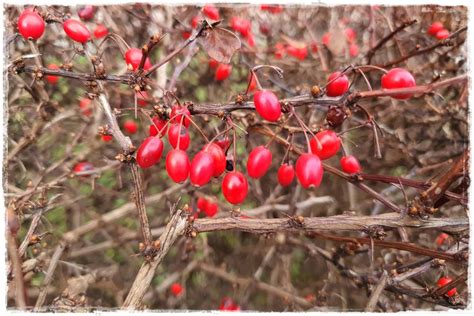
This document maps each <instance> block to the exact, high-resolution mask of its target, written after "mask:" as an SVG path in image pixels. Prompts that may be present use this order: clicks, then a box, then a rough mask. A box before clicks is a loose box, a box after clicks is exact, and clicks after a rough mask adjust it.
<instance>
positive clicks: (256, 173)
mask: <svg viewBox="0 0 474 316" xmlns="http://www.w3.org/2000/svg"><path fill="white" fill-rule="evenodd" d="M271 164H272V153H271V151H270V150H268V149H267V148H265V146H258V147H255V148H254V149H253V150H252V151H251V152H250V155H249V159H248V160H247V172H248V174H249V176H251V177H252V178H254V179H258V178H261V177H263V176H264V175H265V173H267V171H268V169H269V168H270V166H271Z"/></svg>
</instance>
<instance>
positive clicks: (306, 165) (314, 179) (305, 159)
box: [296, 154, 323, 189]
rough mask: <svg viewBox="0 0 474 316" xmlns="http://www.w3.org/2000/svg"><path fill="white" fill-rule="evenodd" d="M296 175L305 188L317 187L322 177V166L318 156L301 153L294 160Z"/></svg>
mask: <svg viewBox="0 0 474 316" xmlns="http://www.w3.org/2000/svg"><path fill="white" fill-rule="evenodd" d="M296 177H297V178H298V180H299V182H300V184H301V186H302V187H303V188H305V189H308V188H311V187H315V188H317V187H319V185H320V184H321V180H322V179H323V166H322V164H321V160H320V159H319V157H318V156H316V155H313V154H303V155H301V156H300V157H299V158H298V160H297V161H296Z"/></svg>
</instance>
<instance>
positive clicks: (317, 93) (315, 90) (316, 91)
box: [311, 85, 321, 98]
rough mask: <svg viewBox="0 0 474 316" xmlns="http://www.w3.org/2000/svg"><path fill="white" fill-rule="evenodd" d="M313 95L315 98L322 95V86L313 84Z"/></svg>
mask: <svg viewBox="0 0 474 316" xmlns="http://www.w3.org/2000/svg"><path fill="white" fill-rule="evenodd" d="M311 95H312V96H313V98H317V97H319V96H321V88H320V87H319V86H316V85H314V86H312V87H311Z"/></svg>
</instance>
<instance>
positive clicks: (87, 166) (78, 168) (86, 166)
mask: <svg viewBox="0 0 474 316" xmlns="http://www.w3.org/2000/svg"><path fill="white" fill-rule="evenodd" d="M91 170H94V165H93V164H91V163H90V162H87V161H83V162H79V163H78V164H76V165H75V166H74V173H81V172H85V171H91Z"/></svg>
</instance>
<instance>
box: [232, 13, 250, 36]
mask: <svg viewBox="0 0 474 316" xmlns="http://www.w3.org/2000/svg"><path fill="white" fill-rule="evenodd" d="M251 26H252V25H251V24H250V21H249V20H247V19H243V18H240V17H238V16H233V17H232V18H231V19H230V27H231V28H232V29H233V30H234V31H236V32H239V33H240V34H242V36H244V37H246V36H247V35H248V34H249V33H250V29H251Z"/></svg>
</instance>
